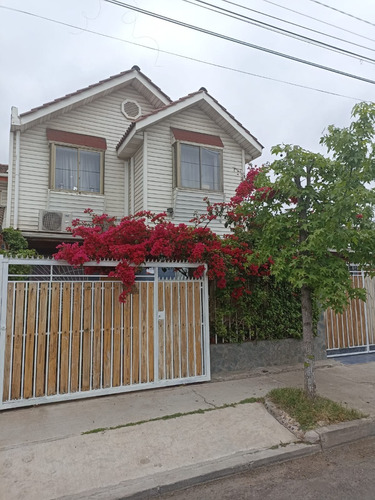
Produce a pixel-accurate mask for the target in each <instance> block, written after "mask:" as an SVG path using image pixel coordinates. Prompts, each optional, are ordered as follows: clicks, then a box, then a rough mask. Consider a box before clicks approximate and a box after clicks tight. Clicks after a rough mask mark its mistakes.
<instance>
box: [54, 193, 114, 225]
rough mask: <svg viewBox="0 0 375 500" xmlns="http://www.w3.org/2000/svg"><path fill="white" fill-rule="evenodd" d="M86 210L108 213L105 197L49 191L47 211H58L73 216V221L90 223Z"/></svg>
mask: <svg viewBox="0 0 375 500" xmlns="http://www.w3.org/2000/svg"><path fill="white" fill-rule="evenodd" d="M86 208H92V209H93V210H94V213H96V214H102V213H107V210H106V206H105V197H104V196H100V195H96V196H93V195H91V194H86V193H85V194H79V193H68V192H63V191H52V190H50V191H49V195H48V200H47V210H58V211H60V212H65V213H67V212H68V213H70V214H72V219H77V218H79V219H81V220H83V221H89V220H90V216H89V215H87V214H84V210H85V209H86ZM110 215H112V214H110Z"/></svg>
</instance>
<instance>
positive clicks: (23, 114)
mask: <svg viewBox="0 0 375 500" xmlns="http://www.w3.org/2000/svg"><path fill="white" fill-rule="evenodd" d="M134 71H136V72H137V73H139V74H140V75H142V77H143V78H144V79H145V80H147V81H148V82H149V83H150V84H151V85H152V86H153V87H155V88H156V89H157V90H158V91H159V92H160V93H161V94H163V96H164V97H165V98H166V99H168V100H169V101H170V102H172V99H171V98H170V97H169V96H168V95H167V94H166V93H165V92H164V91H163V90H161V88H160V87H159V86H158V85H156V84H155V83H154V82H153V81H152V80H151V79H150V78H149V77H148V76H146V75H145V74H144V73H142V71H141V70H140V69H139V67H138V66H136V65H135V66H133V67H132V68H131V69H128V70H126V71H121V72H120V73H117V74H116V75H112V76H109V77H108V78H105V79H104V80H99V81H98V82H97V83H92V84H90V85H88V86H86V87H83V88H81V89H78V90H75V91H74V92H70V93H69V94H65V95H64V96H62V97H57V98H56V99H53V100H52V101H48V102H46V103H44V104H41V105H40V106H36V107H35V108H32V109H30V110H29V111H25V112H24V113H21V114H20V116H21V117H22V116H26V115H29V114H30V113H34V112H35V111H39V110H40V109H43V108H46V107H48V106H51V105H52V104H55V103H57V102H61V101H63V100H65V99H69V97H73V96H75V95H78V94H81V93H83V92H85V91H86V90H89V89H92V88H95V87H99V86H100V85H103V84H104V83H107V82H110V81H111V80H116V79H117V78H120V77H122V76H124V75H126V74H129V73H131V72H134Z"/></svg>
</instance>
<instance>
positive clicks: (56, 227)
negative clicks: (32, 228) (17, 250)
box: [39, 210, 72, 233]
mask: <svg viewBox="0 0 375 500" xmlns="http://www.w3.org/2000/svg"><path fill="white" fill-rule="evenodd" d="M71 223H72V214H69V213H65V212H58V211H55V210H40V211H39V231H48V232H50V233H56V232H59V233H61V232H64V231H66V228H67V227H69V226H70V225H71Z"/></svg>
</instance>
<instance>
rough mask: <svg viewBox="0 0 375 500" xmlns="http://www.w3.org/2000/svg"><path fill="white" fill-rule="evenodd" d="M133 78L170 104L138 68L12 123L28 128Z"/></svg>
mask: <svg viewBox="0 0 375 500" xmlns="http://www.w3.org/2000/svg"><path fill="white" fill-rule="evenodd" d="M132 80H138V81H139V82H140V83H142V84H143V85H144V87H145V88H146V89H147V90H149V91H151V92H152V93H153V94H154V95H155V96H156V97H157V98H158V99H159V100H160V102H161V103H163V104H169V103H170V102H171V101H170V99H169V97H168V96H167V95H166V94H164V93H163V92H162V91H161V90H160V89H159V88H158V87H156V86H155V85H154V84H153V83H152V82H151V80H149V79H148V78H147V77H146V76H144V75H143V74H142V73H140V72H139V71H137V70H132V71H129V72H128V73H124V74H122V75H120V76H117V77H113V78H109V79H107V80H104V81H103V82H101V83H100V82H99V83H98V84H94V85H92V86H90V87H87V88H85V89H82V90H79V91H76V92H74V93H72V94H69V95H68V96H66V97H62V98H61V99H59V100H57V101H52V102H51V103H47V104H46V105H43V106H41V107H40V108H36V109H35V111H33V110H30V111H28V112H26V113H21V114H20V115H19V123H14V124H13V125H12V130H21V131H23V130H26V129H28V128H29V127H31V126H32V125H33V124H35V123H36V122H38V121H40V120H44V119H48V117H50V116H52V115H55V114H59V113H63V112H64V111H65V112H66V111H69V110H70V109H71V108H72V107H75V106H77V105H82V104H86V103H88V102H90V101H92V100H93V99H95V98H97V97H99V96H100V95H103V94H106V93H108V92H110V91H115V90H116V89H117V88H120V87H121V86H122V85H124V84H126V83H130V82H131V81H132Z"/></svg>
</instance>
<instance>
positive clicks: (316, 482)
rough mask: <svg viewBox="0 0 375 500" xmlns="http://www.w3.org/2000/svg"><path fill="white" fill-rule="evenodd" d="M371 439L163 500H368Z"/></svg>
mask: <svg viewBox="0 0 375 500" xmlns="http://www.w3.org/2000/svg"><path fill="white" fill-rule="evenodd" d="M374 457H375V437H373V438H369V439H366V440H361V441H357V442H355V443H352V444H349V445H345V446H341V447H338V448H332V449H330V450H329V451H327V452H324V453H319V454H316V455H311V456H308V457H305V458H301V459H297V460H292V461H289V462H284V463H281V464H276V465H271V466H267V467H261V468H259V469H256V470H253V471H250V472H247V473H243V474H239V475H235V476H231V477H228V478H225V479H222V480H218V481H214V482H211V483H209V484H205V485H200V486H197V487H193V488H189V489H187V490H185V491H180V492H176V493H173V494H166V495H162V496H158V497H157V498H158V499H163V500H167V499H168V500H196V499H197V498H202V499H204V500H233V499H236V500H248V499H254V500H258V499H259V500H260V499H261V500H268V499H269V500H271V499H272V500H290V499H291V498H293V499H295V500H299V499H303V500H325V499H327V500H336V499H337V500H353V499H360V500H373V499H374V498H375V488H374V477H375V460H374Z"/></svg>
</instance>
